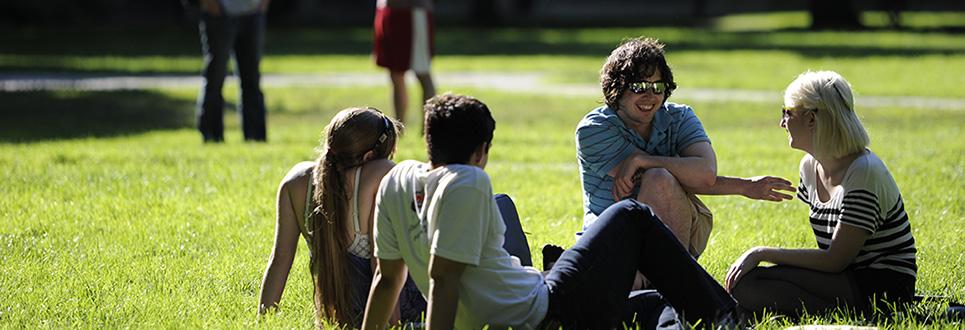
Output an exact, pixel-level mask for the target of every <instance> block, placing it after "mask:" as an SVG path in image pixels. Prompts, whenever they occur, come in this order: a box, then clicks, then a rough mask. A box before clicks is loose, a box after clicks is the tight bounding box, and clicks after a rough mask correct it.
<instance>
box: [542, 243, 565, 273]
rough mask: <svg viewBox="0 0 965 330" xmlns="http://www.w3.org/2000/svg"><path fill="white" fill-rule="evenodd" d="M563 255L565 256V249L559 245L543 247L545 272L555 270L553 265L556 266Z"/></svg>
mask: <svg viewBox="0 0 965 330" xmlns="http://www.w3.org/2000/svg"><path fill="white" fill-rule="evenodd" d="M561 255H563V248H562V247H560V246H559V245H553V244H546V245H543V271H548V270H550V269H553V265H554V264H556V260H559V259H560V256H561Z"/></svg>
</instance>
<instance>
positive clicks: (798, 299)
mask: <svg viewBox="0 0 965 330" xmlns="http://www.w3.org/2000/svg"><path fill="white" fill-rule="evenodd" d="M732 293H733V295H734V298H735V299H737V302H738V303H740V305H741V306H743V307H744V308H747V309H749V310H751V311H753V312H756V313H760V312H762V311H764V309H768V310H770V311H773V312H775V313H779V314H784V315H795V316H796V315H800V314H801V312H803V311H806V312H807V313H809V314H818V313H824V312H828V311H830V310H833V309H835V308H837V307H843V306H847V305H854V304H855V303H856V302H857V298H856V297H857V288H855V287H853V285H852V283H851V280H850V279H849V277H848V275H847V273H846V272H841V273H826V272H820V271H816V270H810V269H804V268H798V267H791V266H773V267H758V268H755V269H754V270H751V271H750V272H748V273H747V275H745V276H744V277H743V278H742V279H741V280H740V282H737V285H735V286H734V290H733V291H732Z"/></svg>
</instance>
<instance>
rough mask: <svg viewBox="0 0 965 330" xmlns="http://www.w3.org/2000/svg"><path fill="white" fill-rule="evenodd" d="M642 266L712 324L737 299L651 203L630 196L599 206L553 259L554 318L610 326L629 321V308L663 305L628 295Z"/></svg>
mask: <svg viewBox="0 0 965 330" xmlns="http://www.w3.org/2000/svg"><path fill="white" fill-rule="evenodd" d="M636 271H640V273H642V274H643V275H644V276H646V277H647V278H648V279H649V280H650V281H651V283H653V286H654V287H655V288H656V289H657V291H659V293H660V295H662V296H663V298H665V299H666V301H667V302H669V303H670V305H672V306H673V307H674V309H676V310H677V311H678V312H680V313H681V314H682V316H683V318H684V319H685V320H687V321H688V322H689V323H691V324H698V322H700V324H704V325H708V324H710V323H713V322H714V321H715V318H716V317H717V316H719V315H720V313H721V312H724V311H730V310H731V309H733V308H734V307H735V306H736V302H735V301H734V299H733V298H731V296H730V295H728V294H727V292H726V291H724V288H722V287H721V286H720V284H718V283H717V281H716V280H714V278H713V277H711V276H710V274H707V272H706V271H705V270H704V269H703V268H701V267H700V265H699V264H698V263H697V261H696V260H694V258H693V257H691V256H690V253H688V252H687V250H686V249H685V248H684V247H683V246H681V245H680V242H678V241H677V239H676V238H675V237H674V236H673V233H671V232H670V230H669V229H667V227H666V226H665V225H664V224H663V223H662V222H661V221H660V219H659V218H657V216H656V215H654V214H653V212H652V211H651V210H650V208H649V207H648V206H646V205H643V204H640V203H639V202H636V201H633V200H624V201H621V202H619V203H616V204H614V205H612V206H610V207H609V208H607V209H606V210H605V211H604V212H603V213H602V214H600V217H599V218H598V219H597V221H596V222H594V223H593V225H591V226H590V228H587V230H586V232H584V233H583V236H582V237H580V239H579V240H578V241H577V242H576V244H575V245H573V247H571V248H570V249H569V250H566V252H564V253H563V255H562V256H560V259H559V260H558V261H557V262H556V264H555V265H554V266H553V269H552V270H551V271H550V274H549V275H548V276H547V277H546V282H547V285H548V286H549V291H550V308H549V311H548V313H547V318H549V319H553V320H556V321H559V322H560V323H562V326H563V327H565V328H579V329H601V328H606V329H610V328H615V327H621V326H620V324H621V323H624V322H627V321H629V320H627V315H632V314H633V313H628V310H629V312H637V313H639V314H641V315H652V314H653V313H654V311H655V310H657V311H658V313H663V311H664V310H665V309H663V308H660V306H659V304H656V303H649V304H648V303H643V304H639V302H635V301H633V300H632V299H628V295H629V294H630V288H631V286H632V285H633V279H634V276H635V272H636ZM635 304H636V305H635ZM647 306H650V307H647ZM655 308H656V309H655ZM633 309H637V310H636V311H633ZM638 324H639V323H638ZM641 325H643V324H641Z"/></svg>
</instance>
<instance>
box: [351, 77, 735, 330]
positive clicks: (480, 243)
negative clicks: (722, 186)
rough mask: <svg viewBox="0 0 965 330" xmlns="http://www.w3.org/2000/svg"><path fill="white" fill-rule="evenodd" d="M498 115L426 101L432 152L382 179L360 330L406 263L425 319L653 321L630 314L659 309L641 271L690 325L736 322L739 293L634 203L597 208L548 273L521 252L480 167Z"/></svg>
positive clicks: (372, 325)
mask: <svg viewBox="0 0 965 330" xmlns="http://www.w3.org/2000/svg"><path fill="white" fill-rule="evenodd" d="M495 124H496V123H495V121H494V120H493V118H492V116H491V114H490V111H489V108H488V107H487V106H486V105H485V104H484V103H482V102H481V101H479V100H477V99H475V98H472V97H468V96H462V95H453V94H444V95H439V96H436V97H434V98H432V99H430V100H429V102H428V103H427V104H426V107H425V123H424V127H425V139H426V144H427V148H428V153H429V162H428V163H422V162H418V161H412V160H408V161H403V162H400V163H399V164H398V165H396V167H395V168H393V169H392V170H391V171H389V173H388V174H386V176H385V178H384V179H383V180H382V183H381V185H380V186H379V191H378V194H377V198H376V200H377V201H376V211H375V212H376V216H375V217H376V219H375V229H374V232H375V236H374V237H375V256H376V258H377V260H378V264H377V266H376V267H377V269H376V272H375V274H376V275H375V278H374V279H373V285H372V288H371V291H370V295H369V300H368V305H367V306H366V311H365V319H364V322H363V328H365V329H379V328H384V327H385V326H386V325H387V321H388V319H389V315H390V314H391V311H392V306H395V304H396V299H397V298H398V296H399V291H400V290H401V289H402V286H403V283H404V281H405V274H406V273H407V272H408V273H409V274H411V276H412V278H413V279H414V281H415V283H416V285H417V286H418V287H419V289H420V290H421V291H422V292H424V293H427V297H428V301H429V305H428V310H427V322H428V324H427V326H428V328H429V329H451V328H458V329H481V328H483V327H484V326H490V327H493V328H505V327H513V328H517V329H534V328H540V327H543V326H547V325H550V324H553V325H559V326H562V327H564V328H577V329H586V328H614V327H619V326H621V325H627V324H631V325H632V323H636V325H637V326H642V327H650V328H652V327H653V324H654V323H653V322H650V323H647V322H648V321H650V320H648V318H646V317H635V316H634V315H635V314H636V315H652V313H650V312H651V311H652V308H653V307H654V306H653V305H650V304H641V303H639V301H634V300H633V299H631V298H628V297H629V294H630V289H631V286H632V285H633V281H634V274H635V273H636V272H638V271H639V272H641V273H643V274H644V275H646V276H647V277H648V278H650V280H651V281H652V282H653V285H654V287H655V288H656V289H657V290H658V291H659V293H660V294H661V295H662V297H663V298H665V299H666V302H669V305H671V306H673V308H674V309H675V310H676V311H677V312H679V315H682V316H683V318H684V319H685V320H686V321H688V322H689V323H690V324H691V325H700V326H707V325H714V324H722V323H723V324H724V325H727V324H733V323H732V322H733V321H734V319H735V318H734V317H735V316H734V315H735V313H736V302H735V301H734V300H733V299H732V298H731V297H730V295H728V294H727V292H726V291H725V290H724V288H723V287H721V286H720V285H719V284H718V283H717V282H716V281H715V280H714V279H713V277H711V276H710V275H709V274H707V272H706V271H705V270H704V269H703V268H701V267H700V265H699V264H698V263H697V262H696V260H695V259H694V258H693V257H691V256H690V254H689V253H688V251H687V249H686V248H685V247H684V246H682V245H681V244H680V242H679V241H678V240H677V239H676V238H675V237H674V235H673V233H671V231H670V230H669V229H668V228H667V227H666V226H665V225H664V224H663V222H661V221H660V219H659V218H658V217H657V216H656V215H654V213H653V212H652V211H651V209H650V208H649V207H647V206H646V205H643V204H641V203H639V202H637V201H632V200H626V201H622V202H619V203H617V204H614V205H613V206H611V207H609V208H608V209H607V210H606V211H604V212H602V213H601V214H600V217H599V219H598V220H597V221H596V222H595V223H594V224H593V225H591V226H590V227H589V228H587V230H586V231H585V233H584V234H583V236H582V238H581V239H580V240H579V241H578V242H577V243H576V244H575V245H574V246H572V247H571V248H570V249H569V250H567V251H565V252H564V253H563V254H562V256H560V258H559V260H558V261H557V262H556V263H555V265H554V266H553V268H552V269H550V270H549V272H548V273H547V274H546V276H545V277H544V276H543V275H542V274H540V273H539V272H538V271H536V270H535V269H533V268H530V267H523V266H520V265H519V263H518V262H515V261H514V259H513V258H512V257H511V256H510V255H509V254H508V253H507V252H506V250H505V249H503V243H504V232H505V231H506V226H505V225H504V223H503V221H502V220H501V219H500V215H499V211H498V209H497V206H496V203H495V201H494V200H493V197H492V184H491V182H490V178H489V175H488V174H487V173H486V172H485V170H484V169H485V168H486V165H487V163H488V159H489V152H490V148H491V147H493V142H492V141H493V132H494V130H495ZM672 314H673V313H672ZM661 315H665V314H661ZM675 320H676V318H675V317H671V320H660V321H661V322H660V324H666V323H664V322H663V321H668V322H667V323H669V324H670V325H673V322H674V321H675ZM677 327H681V325H680V324H679V323H678V324H677Z"/></svg>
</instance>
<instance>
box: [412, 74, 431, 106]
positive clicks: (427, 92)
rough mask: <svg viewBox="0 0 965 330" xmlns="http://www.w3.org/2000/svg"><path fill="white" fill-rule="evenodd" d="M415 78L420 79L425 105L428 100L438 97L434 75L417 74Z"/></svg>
mask: <svg viewBox="0 0 965 330" xmlns="http://www.w3.org/2000/svg"><path fill="white" fill-rule="evenodd" d="M415 77H416V78H418V79H419V84H420V85H422V103H423V104H425V103H426V101H427V100H429V99H430V98H432V97H433V96H436V85H435V84H433V82H432V74H430V73H428V72H425V73H418V72H417V73H416V74H415Z"/></svg>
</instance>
